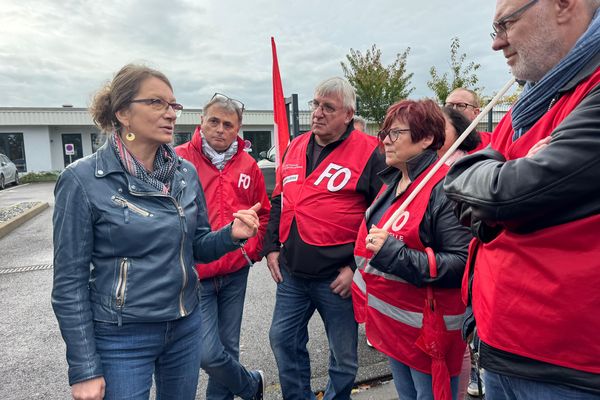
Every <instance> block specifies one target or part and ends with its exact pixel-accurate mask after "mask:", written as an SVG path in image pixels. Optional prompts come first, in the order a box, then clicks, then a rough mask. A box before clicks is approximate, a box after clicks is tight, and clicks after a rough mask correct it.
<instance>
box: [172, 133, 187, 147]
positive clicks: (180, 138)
mask: <svg viewBox="0 0 600 400" xmlns="http://www.w3.org/2000/svg"><path fill="white" fill-rule="evenodd" d="M173 136H174V137H173V146H179V145H180V144H184V143H187V142H189V141H190V140H192V134H191V133H189V132H175V135H173Z"/></svg>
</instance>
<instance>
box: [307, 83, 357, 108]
mask: <svg viewBox="0 0 600 400" xmlns="http://www.w3.org/2000/svg"><path fill="white" fill-rule="evenodd" d="M315 95H316V96H329V95H334V96H339V97H341V99H342V104H343V105H344V107H345V108H346V109H351V110H352V111H353V112H354V111H356V92H355V91H354V88H353V87H352V86H351V85H350V83H348V81H347V80H345V79H342V78H338V77H334V78H329V79H325V80H324V81H323V82H321V83H319V84H318V85H317V87H316V88H315Z"/></svg>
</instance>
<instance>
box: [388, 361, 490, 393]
mask: <svg viewBox="0 0 600 400" xmlns="http://www.w3.org/2000/svg"><path fill="white" fill-rule="evenodd" d="M390 369H391V370H392V376H393V377H394V386H396V391H397V392H398V396H399V397H400V398H401V399H402V400H431V399H433V389H432V387H431V375H428V374H424V373H422V372H420V371H417V370H416V369H412V368H411V367H409V366H408V365H406V364H404V363H401V362H400V361H398V360H395V359H393V358H390ZM450 389H451V390H452V399H453V400H456V399H457V397H458V376H454V377H451V378H450ZM486 389H487V387H486ZM486 394H487V393H486Z"/></svg>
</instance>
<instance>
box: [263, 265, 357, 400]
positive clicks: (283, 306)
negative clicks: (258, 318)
mask: <svg viewBox="0 0 600 400" xmlns="http://www.w3.org/2000/svg"><path fill="white" fill-rule="evenodd" d="M281 273H282V276H283V282H281V283H279V284H277V296H276V302H275V310H274V312H273V322H272V323H271V329H270V331H269V339H270V342H271V349H272V350H273V354H274V355H275V360H276V361H277V367H278V369H279V382H280V384H281V390H282V393H283V398H284V399H286V400H306V399H313V400H314V399H315V398H316V397H315V395H314V394H313V392H312V390H311V387H310V375H311V374H310V359H309V354H308V350H307V348H306V344H307V343H308V328H307V326H308V322H309V320H310V318H311V317H312V315H313V314H314V312H315V310H317V311H318V312H319V315H320V316H321V319H322V320H323V323H324V324H325V331H326V333H327V339H328V342H329V382H328V384H327V388H326V389H325V394H324V396H323V399H324V400H331V399H349V398H350V392H351V391H352V386H353V385H354V378H355V377H356V372H357V370H358V355H357V342H358V325H357V324H356V321H355V320H354V310H353V309H352V299H351V298H347V299H343V298H341V297H340V296H339V295H337V294H335V293H333V292H332V291H331V289H330V288H329V285H330V284H331V282H333V280H334V279H335V278H331V279H326V280H309V279H302V278H296V277H293V276H292V275H290V274H289V273H288V272H287V271H286V270H285V268H282V269H281Z"/></svg>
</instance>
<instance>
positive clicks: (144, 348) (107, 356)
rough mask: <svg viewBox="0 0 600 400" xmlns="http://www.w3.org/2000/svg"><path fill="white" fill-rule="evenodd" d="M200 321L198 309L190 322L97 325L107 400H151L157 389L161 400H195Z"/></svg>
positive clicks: (190, 316) (96, 332)
mask: <svg viewBox="0 0 600 400" xmlns="http://www.w3.org/2000/svg"><path fill="white" fill-rule="evenodd" d="M200 324H201V317H200V311H199V309H198V307H197V308H196V310H194V311H193V312H192V313H191V314H190V315H188V316H187V317H184V318H181V319H177V320H174V321H168V322H156V323H125V324H123V325H122V326H118V325H117V324H113V323H107V322H98V321H97V322H95V323H94V331H95V338H96V351H97V352H98V354H100V358H101V360H102V368H103V370H104V379H105V381H106V394H105V396H104V399H105V400H111V399H120V400H121V399H128V400H147V399H148V398H149V395H150V387H151V386H152V374H153V373H154V381H155V383H156V399H157V400H167V399H172V400H193V399H195V398H196V388H197V386H198V375H199V373H200V354H201V344H202V341H201V336H200Z"/></svg>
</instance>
